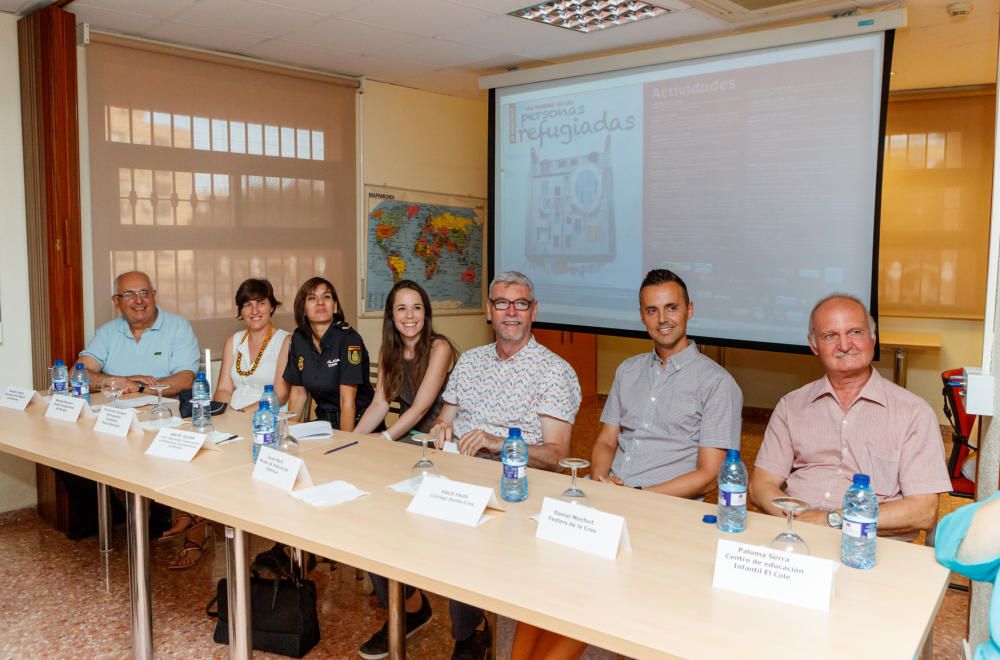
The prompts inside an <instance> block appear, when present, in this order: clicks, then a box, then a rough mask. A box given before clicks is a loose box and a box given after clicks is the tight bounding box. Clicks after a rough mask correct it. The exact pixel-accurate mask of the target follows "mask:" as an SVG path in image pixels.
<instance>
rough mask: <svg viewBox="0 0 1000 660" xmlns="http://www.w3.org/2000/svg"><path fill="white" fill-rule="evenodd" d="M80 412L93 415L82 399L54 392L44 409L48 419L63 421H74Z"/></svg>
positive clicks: (86, 415)
mask: <svg viewBox="0 0 1000 660" xmlns="http://www.w3.org/2000/svg"><path fill="white" fill-rule="evenodd" d="M81 414H82V415H83V416H84V417H93V416H94V411H93V410H91V409H90V406H88V405H87V402H86V401H84V400H83V399H77V398H74V397H71V396H66V395H63V394H56V395H55V396H53V397H52V398H51V399H49V407H48V409H46V411H45V416H46V417H48V418H49V419H58V420H61V421H63V422H75V421H76V420H77V419H79V418H80V415H81Z"/></svg>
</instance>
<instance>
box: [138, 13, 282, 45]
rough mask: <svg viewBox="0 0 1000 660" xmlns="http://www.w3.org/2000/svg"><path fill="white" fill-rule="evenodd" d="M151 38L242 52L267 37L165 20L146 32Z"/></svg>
mask: <svg viewBox="0 0 1000 660" xmlns="http://www.w3.org/2000/svg"><path fill="white" fill-rule="evenodd" d="M145 36H148V37H149V38H151V39H158V40H160V41H169V42H172V43H177V44H184V45H186V46H197V47H198V48H207V49H208V50H218V51H222V52H226V53H242V52H244V51H246V50H247V49H248V48H250V47H251V46H253V45H254V44H258V43H260V42H261V41H263V40H264V39H266V38H267V37H265V36H264V35H260V34H250V33H248V32H236V31H234V30H222V29H219V28H209V27H203V26H200V25H190V24H188V23H175V22H173V21H163V22H162V23H159V24H158V25H157V26H156V27H155V28H153V29H152V30H150V31H149V32H148V33H146V35H145Z"/></svg>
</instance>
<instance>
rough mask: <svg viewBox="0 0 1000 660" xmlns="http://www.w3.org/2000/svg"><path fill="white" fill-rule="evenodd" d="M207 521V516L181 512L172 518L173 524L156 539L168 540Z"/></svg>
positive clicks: (158, 540)
mask: <svg viewBox="0 0 1000 660" xmlns="http://www.w3.org/2000/svg"><path fill="white" fill-rule="evenodd" d="M207 521H208V518H202V517H201V516H196V515H194V514H192V513H181V514H180V515H178V516H177V519H176V520H174V524H173V526H172V527H171V528H170V529H168V530H167V531H165V532H163V536H161V537H160V538H158V539H156V540H157V542H160V541H169V540H170V539H175V538H177V537H178V536H184V535H185V534H187V533H188V532H190V531H193V530H195V529H196V528H198V527H200V526H202V525H204V524H205V523H206V522H207Z"/></svg>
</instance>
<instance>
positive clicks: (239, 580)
mask: <svg viewBox="0 0 1000 660" xmlns="http://www.w3.org/2000/svg"><path fill="white" fill-rule="evenodd" d="M249 558H250V535H249V534H247V533H246V532H244V531H243V530H241V529H236V528H235V527H226V578H227V580H226V588H227V592H226V594H227V598H228V600H229V657H231V658H240V659H241V660H242V659H243V658H250V657H251V655H253V621H252V620H251V610H250V559H249Z"/></svg>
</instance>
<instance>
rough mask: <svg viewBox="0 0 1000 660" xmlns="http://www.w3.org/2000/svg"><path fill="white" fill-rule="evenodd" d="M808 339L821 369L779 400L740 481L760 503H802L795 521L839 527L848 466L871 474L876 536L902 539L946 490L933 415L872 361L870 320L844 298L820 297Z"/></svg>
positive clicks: (930, 517)
mask: <svg viewBox="0 0 1000 660" xmlns="http://www.w3.org/2000/svg"><path fill="white" fill-rule="evenodd" d="M809 346H810V348H812V351H813V353H815V354H816V355H818V356H819V359H820V362H822V363H823V368H824V370H825V372H826V375H825V376H824V377H823V378H820V379H819V380H817V381H814V382H812V383H809V384H808V385H806V386H805V387H801V388H799V389H797V390H795V391H794V392H790V393H789V394H786V395H785V396H784V397H782V399H781V401H779V402H778V405H777V407H775V409H774V414H773V415H772V416H771V420H770V422H769V423H768V425H767V431H765V433H764V443H763V445H762V446H761V448H760V453H759V454H758V455H757V461H756V463H755V464H754V473H753V476H752V478H751V479H750V497H751V500H752V501H753V503H754V504H756V505H757V506H758V507H759V508H760V509H761V510H763V511H766V512H767V513H770V514H772V515H784V513H783V512H782V511H781V510H780V509H778V508H777V507H775V506H774V505H773V504H772V503H771V502H772V500H773V499H774V498H776V497H781V496H783V495H791V496H793V497H798V498H800V499H803V500H805V501H807V502H809V505H810V507H811V508H810V510H808V511H806V512H804V513H802V514H801V515H800V516H799V518H798V519H799V520H802V521H805V522H811V523H817V524H822V525H831V526H835V527H839V525H840V520H841V517H840V513H841V511H840V508H841V503H842V501H843V498H844V491H846V490H847V487H848V486H850V484H851V479H852V477H853V475H854V474H855V473H859V472H860V473H864V474H867V475H869V476H870V477H871V485H872V488H873V489H874V490H875V493H876V494H877V495H878V499H879V504H880V507H879V520H878V533H879V535H880V536H890V537H895V538H898V539H900V540H912V539H913V538H914V537H915V536H916V535H917V533H918V532H920V531H921V530H927V529H930V528H931V527H932V526H933V525H934V521H935V520H936V519H937V511H938V493H942V492H947V491H949V490H951V480H950V479H949V478H948V470H947V467H946V466H945V460H944V446H943V444H942V441H941V430H940V427H939V426H938V420H937V416H936V415H935V414H934V412H933V411H932V410H931V408H930V406H928V405H927V402H926V401H924V400H923V399H921V398H920V397H918V396H916V395H914V394H912V393H910V392H908V391H907V390H905V389H903V388H901V387H899V386H897V385H895V384H893V383H891V382H889V381H887V380H885V379H884V378H882V376H880V375H879V373H878V371H876V370H875V369H873V368H872V366H871V363H872V358H873V356H874V353H875V322H874V320H873V319H872V318H871V316H870V315H869V314H868V310H867V309H866V308H865V306H864V305H863V304H862V303H861V301H860V300H858V299H857V298H854V297H853V296H849V295H844V294H834V295H831V296H827V297H826V298H824V299H823V300H821V301H820V302H819V303H817V304H816V306H815V307H814V308H813V311H812V314H811V315H810V317H809Z"/></svg>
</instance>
